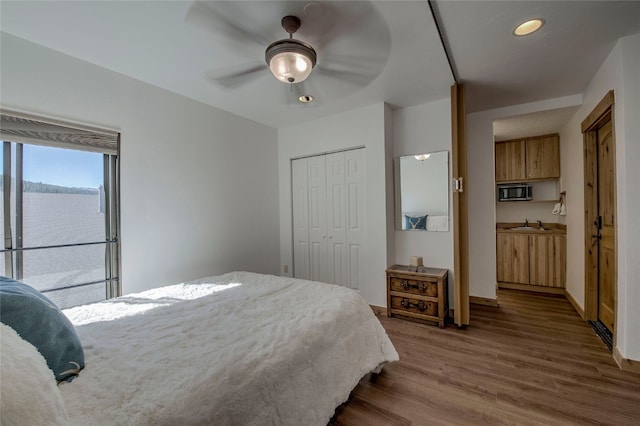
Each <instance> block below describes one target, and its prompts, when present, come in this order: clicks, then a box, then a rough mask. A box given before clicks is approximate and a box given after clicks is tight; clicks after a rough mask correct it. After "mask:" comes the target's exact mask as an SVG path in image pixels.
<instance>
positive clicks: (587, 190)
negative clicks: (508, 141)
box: [581, 90, 618, 348]
mask: <svg viewBox="0 0 640 426" xmlns="http://www.w3.org/2000/svg"><path fill="white" fill-rule="evenodd" d="M614 105H615V97H614V92H613V90H610V91H609V92H608V93H607V94H606V95H605V96H604V97H603V98H602V100H601V101H600V102H599V103H598V105H596V107H595V108H594V109H593V111H591V113H589V115H588V116H587V117H586V118H585V119H584V121H583V122H582V125H581V128H582V140H583V148H584V255H585V264H584V267H585V271H584V281H585V282H584V285H585V287H584V319H585V320H587V321H597V320H598V251H597V250H595V246H594V245H593V240H592V236H591V235H592V233H593V223H594V222H595V221H596V220H597V217H598V198H597V196H598V194H597V183H598V170H597V165H598V155H597V151H596V144H597V142H598V137H597V132H598V129H600V128H601V127H602V125H603V124H604V123H606V122H607V121H609V120H610V121H611V124H612V126H611V133H612V138H613V141H612V146H613V158H614V159H615V151H616V150H615V147H616V138H615V120H614ZM615 174H616V168H615V164H614V175H615ZM613 185H614V188H613V194H614V206H613V211H614V223H615V224H616V226H615V238H616V244H617V241H618V239H617V238H618V235H617V234H618V228H617V216H618V212H617V193H616V180H615V179H614V180H613ZM613 282H614V286H615V288H614V295H615V301H614V315H615V319H616V325H617V319H618V318H617V317H618V250H617V247H616V251H615V261H614V279H613ZM617 328H618V327H617V326H616V327H614V330H613V347H614V348H615V346H616V334H617V333H616V331H617Z"/></svg>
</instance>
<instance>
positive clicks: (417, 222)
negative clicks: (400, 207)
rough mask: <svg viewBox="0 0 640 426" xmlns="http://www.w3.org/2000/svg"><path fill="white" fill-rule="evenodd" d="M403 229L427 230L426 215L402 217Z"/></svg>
mask: <svg viewBox="0 0 640 426" xmlns="http://www.w3.org/2000/svg"><path fill="white" fill-rule="evenodd" d="M404 229H427V215H424V216H409V215H404Z"/></svg>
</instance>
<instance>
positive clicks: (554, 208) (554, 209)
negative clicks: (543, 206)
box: [551, 203, 561, 214]
mask: <svg viewBox="0 0 640 426" xmlns="http://www.w3.org/2000/svg"><path fill="white" fill-rule="evenodd" d="M560 206H561V203H556V205H555V206H553V211H552V212H551V214H558V213H560Z"/></svg>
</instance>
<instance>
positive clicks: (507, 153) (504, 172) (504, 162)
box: [495, 134, 560, 182]
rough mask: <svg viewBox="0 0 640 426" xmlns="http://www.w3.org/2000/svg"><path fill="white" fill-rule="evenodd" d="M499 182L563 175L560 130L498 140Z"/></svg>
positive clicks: (497, 175) (497, 172)
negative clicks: (549, 133) (552, 132)
mask: <svg viewBox="0 0 640 426" xmlns="http://www.w3.org/2000/svg"><path fill="white" fill-rule="evenodd" d="M495 146H496V157H495V161H496V182H515V181H519V182H526V181H527V180H541V179H556V178H559V177H560V137H559V135H558V134H553V135H544V136H536V137H530V138H524V139H517V140H510V141H501V142H496V144H495Z"/></svg>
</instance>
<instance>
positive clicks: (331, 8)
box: [306, 2, 380, 50]
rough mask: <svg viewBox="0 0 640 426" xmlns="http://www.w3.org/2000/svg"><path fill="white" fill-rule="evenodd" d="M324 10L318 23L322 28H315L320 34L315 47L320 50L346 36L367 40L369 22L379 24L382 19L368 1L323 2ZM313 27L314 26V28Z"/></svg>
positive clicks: (309, 24) (313, 24)
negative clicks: (335, 3)
mask: <svg viewBox="0 0 640 426" xmlns="http://www.w3.org/2000/svg"><path fill="white" fill-rule="evenodd" d="M322 7H323V11H322V16H321V17H320V19H319V21H320V22H317V25H321V26H322V27H321V28H318V29H314V30H315V31H317V34H320V35H319V36H318V38H317V40H316V41H314V47H316V48H317V49H318V50H322V49H325V48H327V47H328V46H329V45H330V44H331V43H333V42H334V41H336V40H339V39H341V38H344V37H356V38H362V39H363V40H366V36H367V31H366V30H367V28H366V27H367V25H366V24H367V23H374V26H375V24H377V21H379V20H380V17H379V14H378V12H377V11H376V9H375V7H374V6H373V5H372V4H371V3H368V2H349V3H346V2H345V3H340V4H339V7H336V5H334V4H332V3H331V2H324V3H322ZM306 25H307V26H315V25H316V23H315V22H312V23H306ZM312 29H313V28H312Z"/></svg>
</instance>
